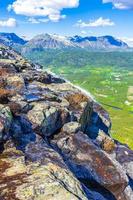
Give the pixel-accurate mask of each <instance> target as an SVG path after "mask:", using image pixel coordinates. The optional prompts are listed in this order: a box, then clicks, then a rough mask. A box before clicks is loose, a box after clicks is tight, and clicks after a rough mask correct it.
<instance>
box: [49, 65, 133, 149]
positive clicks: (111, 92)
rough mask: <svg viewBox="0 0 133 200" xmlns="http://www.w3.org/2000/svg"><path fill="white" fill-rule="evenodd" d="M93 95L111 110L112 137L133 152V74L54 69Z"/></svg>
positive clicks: (102, 69)
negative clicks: (126, 145) (132, 149)
mask: <svg viewBox="0 0 133 200" xmlns="http://www.w3.org/2000/svg"><path fill="white" fill-rule="evenodd" d="M50 70H51V71H53V72H55V73H56V74H59V75H61V76H64V77H65V78H67V79H68V80H70V81H71V82H73V83H74V84H76V85H78V86H80V87H82V88H84V89H86V90H88V91H89V92H91V93H92V94H93V95H94V97H95V99H96V100H98V101H99V102H100V103H101V104H102V105H103V107H104V108H105V109H106V110H108V112H109V113H110V116H111V119H112V136H113V137H114V138H115V139H117V140H119V141H121V142H122V143H126V144H128V145H129V146H130V147H131V148H133V72H132V71H130V70H127V69H124V68H122V69H120V68H116V67H109V66H106V67H93V66H85V67H80V68H75V67H59V68H54V67H53V68H52V67H51V68H50Z"/></svg>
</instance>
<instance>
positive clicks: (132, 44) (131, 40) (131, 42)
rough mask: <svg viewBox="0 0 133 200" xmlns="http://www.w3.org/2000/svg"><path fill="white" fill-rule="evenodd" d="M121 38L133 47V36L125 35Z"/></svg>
mask: <svg viewBox="0 0 133 200" xmlns="http://www.w3.org/2000/svg"><path fill="white" fill-rule="evenodd" d="M120 40H122V41H124V42H126V43H127V44H128V45H129V47H133V38H128V37H124V38H120Z"/></svg>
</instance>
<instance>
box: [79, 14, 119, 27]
mask: <svg viewBox="0 0 133 200" xmlns="http://www.w3.org/2000/svg"><path fill="white" fill-rule="evenodd" d="M114 25H115V23H114V22H112V21H111V20H110V19H104V18H103V17H99V18H98V19H96V20H90V21H89V22H84V21H82V20H79V21H78V22H77V23H76V26H77V27H80V28H85V27H100V26H103V27H104V26H114Z"/></svg>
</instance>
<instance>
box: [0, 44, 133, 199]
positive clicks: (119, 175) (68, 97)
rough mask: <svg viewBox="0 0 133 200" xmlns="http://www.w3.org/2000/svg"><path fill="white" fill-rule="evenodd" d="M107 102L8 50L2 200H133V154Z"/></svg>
mask: <svg viewBox="0 0 133 200" xmlns="http://www.w3.org/2000/svg"><path fill="white" fill-rule="evenodd" d="M110 129H111V120H110V117H109V115H108V113H107V112H106V110H104V109H103V108H102V107H101V105H100V104H98V103H97V102H96V101H95V100H94V99H93V98H92V97H91V96H89V95H87V94H84V93H83V92H82V91H81V90H80V89H78V88H76V87H75V86H73V85H72V84H70V83H69V82H67V81H65V80H64V79H63V78H61V77H58V76H56V75H54V74H51V73H48V72H46V71H43V70H42V69H41V67H40V66H38V65H34V64H31V63H29V62H28V61H27V60H25V59H24V58H23V57H21V55H19V54H17V53H16V52H14V51H13V50H12V49H11V48H8V47H6V46H3V45H0V200H57V199H58V200H133V151H132V150H131V149H129V148H128V146H126V145H123V144H121V143H119V142H118V141H115V140H113V138H111V136H110Z"/></svg>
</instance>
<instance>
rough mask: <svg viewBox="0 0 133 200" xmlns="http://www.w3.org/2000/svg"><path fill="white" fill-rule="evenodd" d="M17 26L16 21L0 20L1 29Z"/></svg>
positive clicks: (10, 19)
mask: <svg viewBox="0 0 133 200" xmlns="http://www.w3.org/2000/svg"><path fill="white" fill-rule="evenodd" d="M15 26H17V22H16V19H14V18H9V19H7V20H0V27H15Z"/></svg>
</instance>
